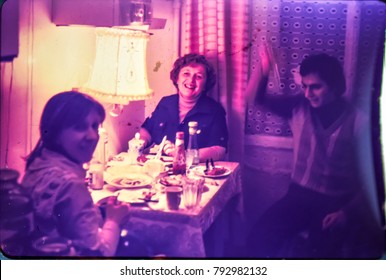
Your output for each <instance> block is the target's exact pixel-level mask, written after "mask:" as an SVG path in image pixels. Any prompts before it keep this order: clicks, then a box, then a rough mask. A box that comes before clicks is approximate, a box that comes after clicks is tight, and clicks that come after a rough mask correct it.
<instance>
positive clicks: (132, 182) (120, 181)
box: [111, 177, 143, 187]
mask: <svg viewBox="0 0 386 280" xmlns="http://www.w3.org/2000/svg"><path fill="white" fill-rule="evenodd" d="M111 182H112V183H114V184H117V185H121V186H126V187H130V186H131V187H135V186H139V185H141V184H142V183H143V182H142V180H140V179H136V178H126V177H123V178H114V179H112V180H111Z"/></svg>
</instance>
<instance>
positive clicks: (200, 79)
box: [177, 64, 206, 101]
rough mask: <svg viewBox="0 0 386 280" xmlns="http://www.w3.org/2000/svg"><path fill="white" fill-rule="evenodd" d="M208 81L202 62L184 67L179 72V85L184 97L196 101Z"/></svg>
mask: <svg viewBox="0 0 386 280" xmlns="http://www.w3.org/2000/svg"><path fill="white" fill-rule="evenodd" d="M205 83H206V70H205V67H204V66H203V65H201V64H190V65H187V66H185V67H182V68H181V70H180V72H179V73H178V79H177V86H178V91H179V94H180V96H181V97H182V98H184V99H185V100H189V101H196V100H197V99H198V98H199V97H200V95H201V93H202V91H203V89H204V87H205Z"/></svg>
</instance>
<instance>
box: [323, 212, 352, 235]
mask: <svg viewBox="0 0 386 280" xmlns="http://www.w3.org/2000/svg"><path fill="white" fill-rule="evenodd" d="M346 221H347V217H346V214H345V213H344V212H343V211H342V210H339V211H336V212H332V213H330V214H327V215H326V217H324V219H323V221H322V229H323V230H327V229H332V228H335V227H342V226H343V225H344V224H345V223H346Z"/></svg>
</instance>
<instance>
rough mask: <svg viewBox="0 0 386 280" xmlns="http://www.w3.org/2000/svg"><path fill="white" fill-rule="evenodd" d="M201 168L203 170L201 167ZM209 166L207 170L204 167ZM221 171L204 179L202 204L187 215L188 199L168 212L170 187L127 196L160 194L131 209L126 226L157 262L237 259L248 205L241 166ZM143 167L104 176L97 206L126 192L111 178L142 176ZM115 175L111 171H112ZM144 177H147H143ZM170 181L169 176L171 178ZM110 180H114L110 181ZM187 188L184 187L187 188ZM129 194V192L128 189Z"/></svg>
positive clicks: (149, 187)
mask: <svg viewBox="0 0 386 280" xmlns="http://www.w3.org/2000/svg"><path fill="white" fill-rule="evenodd" d="M201 165H202V164H201ZM204 165H205V164H204ZM215 165H216V166H221V167H224V168H225V170H227V172H226V173H225V174H223V176H221V175H219V176H205V175H203V174H198V175H197V176H200V175H203V176H201V177H202V178H203V179H204V180H203V189H202V194H201V199H200V201H199V202H198V204H197V206H196V207H193V208H189V209H187V208H186V207H185V205H184V199H182V200H181V203H180V206H179V209H177V210H170V209H169V208H168V206H167V201H166V194H165V192H164V190H165V188H167V186H163V185H162V184H160V180H159V179H158V180H157V181H152V182H151V183H150V184H149V185H146V186H137V187H135V188H133V189H132V190H126V189H125V190H124V191H125V192H126V193H127V192H131V191H133V193H136V194H139V195H140V194H141V192H143V193H145V192H146V191H147V192H149V190H156V192H157V194H156V195H155V196H154V198H153V199H151V200H150V201H147V202H146V201H142V203H141V201H135V202H134V203H130V202H129V203H130V205H131V207H130V218H129V219H128V221H127V222H126V223H125V224H124V225H123V231H124V232H127V233H130V234H131V235H134V236H136V237H138V238H140V240H141V241H142V242H143V243H144V244H146V246H148V247H149V248H151V251H152V253H151V254H152V255H153V256H163V257H166V258H226V257H234V250H235V248H238V247H239V246H241V245H242V242H243V240H244V239H243V200H242V195H241V193H242V190H241V171H240V164H239V163H237V162H229V161H218V162H215ZM142 167H143V166H140V165H139V164H137V165H136V166H135V165H134V166H133V165H130V166H129V165H124V164H122V165H120V166H118V167H115V174H113V175H112V174H111V173H112V172H111V170H110V173H109V168H106V171H105V179H106V180H105V181H106V182H105V184H104V186H103V188H102V189H100V190H94V189H90V192H91V196H92V198H93V201H94V203H96V204H97V205H98V203H99V205H100V202H101V201H103V200H104V199H106V198H107V197H109V196H112V195H116V194H117V192H119V191H122V190H121V189H119V188H117V186H116V185H115V184H114V183H112V180H111V177H114V176H117V174H118V175H120V176H122V175H123V176H125V175H127V176H129V175H130V174H131V175H133V174H141V173H143V169H141V168H142ZM110 169H111V168H110ZM141 176H142V175H141ZM166 176H169V175H168V174H167V175H166ZM109 179H110V180H109ZM182 187H183V186H182ZM129 189H130V188H129Z"/></svg>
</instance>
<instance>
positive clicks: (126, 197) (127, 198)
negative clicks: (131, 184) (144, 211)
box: [116, 190, 158, 205]
mask: <svg viewBox="0 0 386 280" xmlns="http://www.w3.org/2000/svg"><path fill="white" fill-rule="evenodd" d="M146 193H147V191H145V190H119V191H117V192H116V194H117V200H118V201H120V202H124V203H130V204H141V205H142V204H147V203H150V202H147V201H145V200H144V198H145V196H146ZM152 200H153V201H155V200H158V194H154V195H153V196H152Z"/></svg>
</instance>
